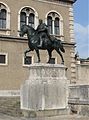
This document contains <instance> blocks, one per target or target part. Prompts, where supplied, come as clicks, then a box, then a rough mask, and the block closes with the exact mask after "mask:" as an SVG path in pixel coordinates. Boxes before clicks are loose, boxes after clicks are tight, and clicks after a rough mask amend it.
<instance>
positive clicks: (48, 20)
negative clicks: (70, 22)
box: [47, 16, 53, 34]
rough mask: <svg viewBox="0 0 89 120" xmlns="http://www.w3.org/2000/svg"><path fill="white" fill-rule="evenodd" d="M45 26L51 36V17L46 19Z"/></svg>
mask: <svg viewBox="0 0 89 120" xmlns="http://www.w3.org/2000/svg"><path fill="white" fill-rule="evenodd" d="M47 25H48V30H49V33H50V34H52V32H53V30H52V28H53V27H52V17H51V16H48V18H47Z"/></svg>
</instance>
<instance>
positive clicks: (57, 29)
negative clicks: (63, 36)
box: [54, 18, 60, 35]
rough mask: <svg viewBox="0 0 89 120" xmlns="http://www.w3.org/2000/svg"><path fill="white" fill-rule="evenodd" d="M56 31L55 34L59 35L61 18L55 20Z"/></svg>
mask: <svg viewBox="0 0 89 120" xmlns="http://www.w3.org/2000/svg"><path fill="white" fill-rule="evenodd" d="M54 31H55V34H56V35H58V34H59V32H60V31H59V18H55V21H54Z"/></svg>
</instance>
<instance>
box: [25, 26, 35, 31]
mask: <svg viewBox="0 0 89 120" xmlns="http://www.w3.org/2000/svg"><path fill="white" fill-rule="evenodd" d="M26 26H27V27H28V28H30V29H32V30H34V31H35V29H34V28H33V27H32V26H30V25H26Z"/></svg>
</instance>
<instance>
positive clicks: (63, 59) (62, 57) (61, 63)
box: [55, 48, 64, 64]
mask: <svg viewBox="0 0 89 120" xmlns="http://www.w3.org/2000/svg"><path fill="white" fill-rule="evenodd" d="M55 50H56V51H57V53H58V54H59V55H60V56H61V60H62V63H61V64H64V59H63V56H62V54H61V52H60V51H59V49H57V48H56V49H55Z"/></svg>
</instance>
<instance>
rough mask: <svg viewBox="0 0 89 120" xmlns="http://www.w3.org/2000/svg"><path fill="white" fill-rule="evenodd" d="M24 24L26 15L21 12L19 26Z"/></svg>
mask: <svg viewBox="0 0 89 120" xmlns="http://www.w3.org/2000/svg"><path fill="white" fill-rule="evenodd" d="M24 24H26V13H25V12H21V14H20V26H22V25H24Z"/></svg>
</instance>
